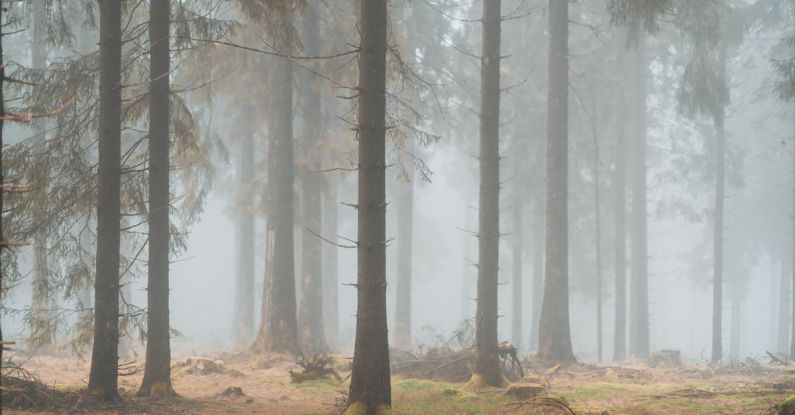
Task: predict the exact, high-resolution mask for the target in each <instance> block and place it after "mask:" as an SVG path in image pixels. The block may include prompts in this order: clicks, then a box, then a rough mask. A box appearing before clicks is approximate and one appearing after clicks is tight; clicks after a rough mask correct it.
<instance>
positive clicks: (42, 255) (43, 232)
mask: <svg viewBox="0 0 795 415" xmlns="http://www.w3.org/2000/svg"><path fill="white" fill-rule="evenodd" d="M45 7H46V5H45V2H44V0H34V1H33V36H32V39H31V40H32V43H31V46H30V47H31V67H32V68H33V69H35V70H39V71H44V70H46V66H47V51H46V46H45V45H46V44H45V37H46V32H47V28H46V22H45V19H46V17H45V12H46V11H45ZM33 134H34V137H35V139H34V143H35V145H37V146H41V147H42V148H43V146H44V143H45V142H46V128H45V126H44V125H43V123H37V124H36V127H35V129H34V132H33ZM33 174H35V175H36V176H37V180H36V182H37V183H36V187H35V190H34V192H36V193H37V194H36V199H37V200H41V201H44V200H46V199H47V195H46V194H47V183H46V174H41V173H37V172H33ZM31 208H32V209H33V226H35V227H36V229H35V232H34V234H33V269H32V272H31V274H32V284H33V298H32V300H31V307H30V308H31V320H30V327H31V333H30V340H31V342H32V344H33V345H35V346H50V345H52V344H54V343H55V327H54V325H53V324H52V322H53V313H52V307H51V302H54V300H55V299H54V298H53V292H52V289H51V287H50V280H49V274H50V273H49V264H48V257H49V255H48V253H47V235H48V234H49V232H48V230H47V227H46V219H45V217H44V216H43V215H46V213H45V211H44V209H39V208H37V207H36V206H32V207H31Z"/></svg>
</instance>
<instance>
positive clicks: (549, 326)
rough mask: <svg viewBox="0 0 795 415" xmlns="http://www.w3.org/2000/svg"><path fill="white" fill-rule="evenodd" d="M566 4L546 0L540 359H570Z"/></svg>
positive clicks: (567, 31) (571, 359)
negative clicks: (544, 236) (542, 299)
mask: <svg viewBox="0 0 795 415" xmlns="http://www.w3.org/2000/svg"><path fill="white" fill-rule="evenodd" d="M568 44H569V3H568V2H566V1H559V0H549V94H548V111H547V119H548V121H547V134H548V136H547V193H546V195H547V196H546V197H547V208H546V219H547V221H546V250H545V252H546V273H545V279H544V302H543V305H542V307H541V320H540V323H539V333H538V338H539V345H538V358H539V359H541V360H547V361H574V360H575V359H574V353H573V352H572V348H571V333H570V329H569V265H568V257H569V238H568V232H569V230H568V229H569V225H568V117H569V113H568V88H569V57H568V55H569V51H568V49H569V46H568Z"/></svg>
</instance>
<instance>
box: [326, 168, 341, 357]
mask: <svg viewBox="0 0 795 415" xmlns="http://www.w3.org/2000/svg"><path fill="white" fill-rule="evenodd" d="M338 182H339V174H338V173H331V174H329V175H328V176H327V180H326V183H325V184H326V185H325V187H324V192H323V227H324V230H323V234H324V235H326V237H327V238H329V239H331V240H336V239H337V232H338V231H337V222H338V217H337V216H338V214H339V212H338V207H339V201H338V200H337V186H338ZM337 249H338V248H337V247H336V246H334V245H332V244H323V267H324V269H325V271H324V272H323V319H324V320H323V326H324V327H325V329H326V341H327V342H328V345H329V347H330V348H331V349H332V350H337V349H338V348H339V347H340V344H339V343H340V339H339V316H338V314H339V311H338V310H339V292H338V289H339V270H338V268H339V253H338V252H337Z"/></svg>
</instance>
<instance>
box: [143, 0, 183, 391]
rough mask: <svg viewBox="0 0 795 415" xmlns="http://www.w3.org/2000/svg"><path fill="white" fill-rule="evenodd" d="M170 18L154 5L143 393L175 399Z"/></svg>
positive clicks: (167, 10) (161, 1) (164, 0)
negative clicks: (171, 301)
mask: <svg viewBox="0 0 795 415" xmlns="http://www.w3.org/2000/svg"><path fill="white" fill-rule="evenodd" d="M170 16H171V6H170V2H169V1H168V0H152V1H151V3H150V6H149V48H150V52H149V261H148V271H149V273H148V283H147V290H146V293H147V304H148V312H147V324H146V327H147V340H146V364H145V366H144V379H143V382H142V383H141V388H140V389H139V391H138V394H139V395H141V396H149V395H173V394H174V390H173V388H172V387H171V330H170V327H169V314H170V311H169V307H168V303H169V301H168V297H169V252H170V251H171V246H170V223H169V210H170V208H171V205H170V203H169V173H170V164H169V148H170V134H169V125H170V124H169V122H170V119H171V105H170V97H169V93H170V81H169V77H170V66H171V55H170V53H171V52H170V45H171V42H170V39H171V36H170V29H171V23H170Z"/></svg>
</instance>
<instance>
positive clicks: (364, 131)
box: [348, 0, 392, 415]
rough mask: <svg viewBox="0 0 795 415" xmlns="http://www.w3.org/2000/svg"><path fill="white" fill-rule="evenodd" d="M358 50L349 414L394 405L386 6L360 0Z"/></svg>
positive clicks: (373, 411) (382, 0)
mask: <svg viewBox="0 0 795 415" xmlns="http://www.w3.org/2000/svg"><path fill="white" fill-rule="evenodd" d="M359 10H360V16H361V18H360V19H361V21H360V36H361V45H360V46H359V87H358V93H359V105H358V107H359V113H358V118H357V122H358V129H357V136H358V141H359V169H358V174H359V201H358V212H359V215H358V243H357V246H358V254H357V256H358V261H357V262H358V278H357V282H356V289H357V311H356V342H355V345H354V352H353V369H352V373H351V387H350V392H349V394H348V402H349V404H348V405H349V409H350V412H352V413H353V412H355V413H359V412H356V411H361V412H363V413H365V414H367V415H371V414H372V415H374V414H376V413H377V412H380V411H382V410H384V409H386V408H389V407H390V406H391V405H392V392H391V381H390V378H389V341H388V336H387V316H386V190H385V189H386V178H385V177H386V171H385V170H386V51H387V1H386V0H361V1H360V3H359Z"/></svg>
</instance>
